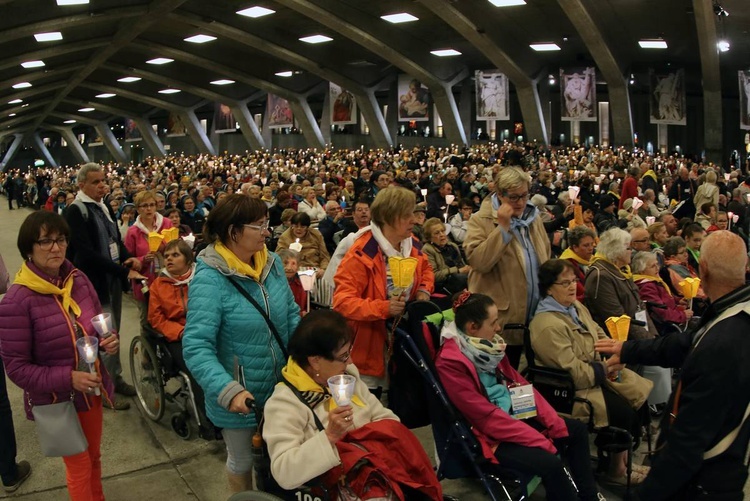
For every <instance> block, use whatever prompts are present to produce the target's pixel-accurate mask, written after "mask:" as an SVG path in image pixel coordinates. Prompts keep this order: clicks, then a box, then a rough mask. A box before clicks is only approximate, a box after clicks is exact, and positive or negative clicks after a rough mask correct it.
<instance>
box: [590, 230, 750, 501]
mask: <svg viewBox="0 0 750 501" xmlns="http://www.w3.org/2000/svg"><path fill="white" fill-rule="evenodd" d="M746 266H747V248H746V247H745V243H744V242H743V241H742V239H741V238H740V237H738V236H737V235H735V234H733V233H730V232H728V231H716V232H714V233H712V234H711V235H709V236H708V238H706V240H705V241H704V242H703V246H702V247H701V256H700V262H699V267H700V276H701V279H702V286H703V289H704V291H705V292H706V295H707V296H708V298H709V299H710V300H711V306H710V307H709V308H708V309H707V310H706V312H705V313H704V314H703V316H702V317H701V320H700V323H699V324H698V326H697V327H696V328H695V329H694V330H688V331H686V332H682V333H677V334H671V335H669V336H664V337H658V338H655V339H648V340H638V341H626V342H625V343H622V342H619V341H615V340H601V341H597V343H596V349H597V350H598V351H599V352H601V353H604V354H608V355H612V356H611V357H610V358H609V359H608V360H607V364H620V363H627V364H631V363H635V364H639V363H641V364H650V365H662V366H664V367H682V372H681V374H680V376H679V381H678V384H677V388H676V390H675V391H674V393H673V394H672V396H671V397H670V399H669V403H668V404H667V409H668V410H669V412H665V413H664V417H663V418H662V423H661V429H662V432H661V434H660V435H659V443H658V444H657V447H656V450H657V451H659V453H658V455H657V456H656V457H655V458H654V459H653V462H652V466H651V471H650V473H649V475H648V477H647V478H646V480H644V482H643V483H642V484H641V486H640V489H639V491H638V496H639V498H640V499H648V500H660V499H699V498H700V499H727V500H729V499H731V500H741V499H743V486H744V485H745V481H746V480H747V465H746V463H745V460H746V454H747V446H748V440H750V421H749V420H748V416H750V371H748V370H747V360H748V359H750V336H748V332H750V286H747V285H745V269H746Z"/></svg>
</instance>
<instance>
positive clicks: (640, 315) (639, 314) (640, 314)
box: [635, 310, 648, 330]
mask: <svg viewBox="0 0 750 501" xmlns="http://www.w3.org/2000/svg"><path fill="white" fill-rule="evenodd" d="M635 319H636V320H638V321H640V322H643V323H645V324H646V325H645V326H643V328H644V329H646V330H648V318H647V317H646V310H638V311H636V312H635Z"/></svg>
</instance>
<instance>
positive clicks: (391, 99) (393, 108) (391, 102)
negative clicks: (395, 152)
mask: <svg viewBox="0 0 750 501" xmlns="http://www.w3.org/2000/svg"><path fill="white" fill-rule="evenodd" d="M385 123H386V125H387V127H388V132H390V134H391V137H392V138H393V142H394V144H395V143H398V142H399V141H398V130H399V128H400V127H401V122H399V121H398V81H397V80H394V81H393V83H392V84H391V88H390V90H389V91H388V114H387V115H386V117H385Z"/></svg>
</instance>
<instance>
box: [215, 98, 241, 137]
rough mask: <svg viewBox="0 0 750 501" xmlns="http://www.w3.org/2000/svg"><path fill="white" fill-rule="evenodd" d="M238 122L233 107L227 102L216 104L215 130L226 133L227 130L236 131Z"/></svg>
mask: <svg viewBox="0 0 750 501" xmlns="http://www.w3.org/2000/svg"><path fill="white" fill-rule="evenodd" d="M236 131H237V122H236V121H235V120H234V114H233V113H232V108H230V107H229V106H227V105H226V104H221V103H215V104H214V132H216V133H217V134H225V133H227V132H236Z"/></svg>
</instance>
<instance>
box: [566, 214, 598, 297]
mask: <svg viewBox="0 0 750 501" xmlns="http://www.w3.org/2000/svg"><path fill="white" fill-rule="evenodd" d="M595 246H596V233H595V232H594V230H592V229H591V228H588V227H586V226H576V227H575V228H573V229H572V230H570V231H569V232H568V248H567V249H565V250H564V251H563V253H562V254H561V255H560V259H566V260H567V261H568V262H569V263H570V265H571V266H572V267H573V270H574V271H575V275H576V279H577V280H578V281H577V282H576V299H578V301H583V295H584V290H583V282H584V280H585V279H586V272H587V271H588V269H589V266H591V258H592V257H593V256H594V247H595Z"/></svg>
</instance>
